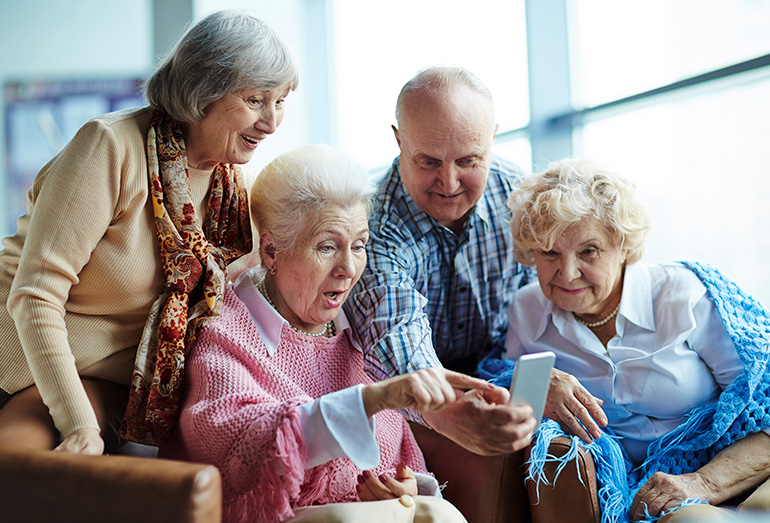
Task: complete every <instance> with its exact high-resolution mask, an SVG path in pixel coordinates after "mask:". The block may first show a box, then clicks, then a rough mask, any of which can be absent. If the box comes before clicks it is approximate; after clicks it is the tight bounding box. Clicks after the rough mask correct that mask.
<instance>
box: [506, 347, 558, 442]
mask: <svg viewBox="0 0 770 523" xmlns="http://www.w3.org/2000/svg"><path fill="white" fill-rule="evenodd" d="M555 361H556V355H555V354H554V353H553V352H550V351H548V352H539V353H537V354H524V355H523V356H521V357H520V358H519V360H518V361H517V362H516V368H515V369H514V371H513V380H512V381H511V404H512V405H522V404H526V405H529V406H530V407H532V415H533V416H534V418H535V422H536V425H535V430H537V428H538V427H539V426H540V420H542V418H543V410H544V409H545V400H546V398H547V397H548V388H549V386H550V384H551V369H553V364H554V362H555Z"/></svg>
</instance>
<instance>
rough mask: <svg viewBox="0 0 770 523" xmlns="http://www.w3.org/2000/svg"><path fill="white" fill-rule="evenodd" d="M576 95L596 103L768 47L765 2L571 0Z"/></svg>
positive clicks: (583, 102) (769, 20)
mask: <svg viewBox="0 0 770 523" xmlns="http://www.w3.org/2000/svg"><path fill="white" fill-rule="evenodd" d="M568 8H569V14H570V21H571V25H572V27H571V32H572V34H573V38H572V45H571V55H572V68H573V71H572V72H573V77H574V85H573V95H574V101H575V103H576V105H577V106H578V107H584V106H589V107H590V106H594V105H598V104H601V103H604V102H608V101H610V100H614V99H618V98H623V97H626V96H628V95H631V94H635V93H638V92H642V91H647V90H649V89H652V88H655V87H658V86H661V85H666V84H670V83H673V82H676V81H678V80H683V79H685V78H689V77H692V76H696V75H699V74H702V73H706V72H708V71H712V70H715V69H720V68H722V67H725V66H728V65H731V64H733V63H739V62H743V61H746V60H749V59H752V58H756V57H758V56H761V55H764V54H767V53H770V2H766V1H761V0H644V1H642V2H640V1H638V0H611V1H608V0H604V1H600V0H579V1H578V0H569V3H568Z"/></svg>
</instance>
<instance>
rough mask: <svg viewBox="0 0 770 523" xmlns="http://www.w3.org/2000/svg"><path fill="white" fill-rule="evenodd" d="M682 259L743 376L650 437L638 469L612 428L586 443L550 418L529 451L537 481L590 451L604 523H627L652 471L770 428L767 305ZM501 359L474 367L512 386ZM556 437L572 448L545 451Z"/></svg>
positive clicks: (694, 463) (705, 458)
mask: <svg viewBox="0 0 770 523" xmlns="http://www.w3.org/2000/svg"><path fill="white" fill-rule="evenodd" d="M682 263H683V265H685V266H686V267H687V268H689V269H690V270H691V271H693V272H694V273H695V274H696V275H697V276H698V277H699V278H700V279H701V281H702V282H703V284H704V285H705V286H706V289H707V290H708V294H709V297H710V298H711V299H712V300H713V301H714V303H715V305H716V309H717V311H718V313H719V315H720V316H721V317H722V321H723V323H724V325H725V327H726V329H727V333H728V334H729V335H730V339H731V340H732V342H733V344H734V345H735V348H736V350H737V352H738V356H739V357H740V359H741V362H742V363H743V367H744V368H743V373H742V374H740V375H739V376H738V377H737V378H736V379H735V380H734V381H733V383H731V384H730V385H729V386H728V387H727V388H726V389H725V390H724V391H723V392H722V394H721V395H720V397H719V400H718V401H717V402H716V403H712V404H710V405H706V406H704V407H701V408H698V409H695V410H693V411H692V412H691V413H690V414H689V415H688V416H687V418H686V419H685V420H684V422H683V423H682V424H681V425H680V426H679V427H677V428H676V429H674V430H672V431H671V432H669V433H668V434H665V435H664V436H662V437H660V438H658V439H657V440H656V441H654V442H653V443H652V444H651V445H650V447H649V449H648V451H647V459H646V460H645V461H644V463H642V465H640V466H639V467H638V468H636V469H633V467H632V465H631V463H630V461H629V460H628V457H627V456H626V455H625V452H624V451H623V449H622V447H621V446H620V445H619V444H618V442H617V441H616V439H617V438H616V437H615V436H614V435H613V433H612V431H611V430H606V429H605V432H606V433H605V434H604V435H603V436H602V437H601V438H599V439H598V440H596V441H594V442H593V443H591V444H590V445H586V444H584V443H583V442H582V441H581V440H580V439H578V438H577V437H574V436H567V435H566V434H565V433H564V432H563V431H562V430H561V428H560V427H559V425H558V424H557V423H556V422H554V421H552V420H546V421H545V422H544V423H543V424H542V425H541V427H540V429H539V430H538V433H537V440H536V442H535V444H534V445H533V448H532V453H531V458H530V462H529V473H528V479H529V478H532V479H534V480H535V481H536V482H538V483H540V482H542V481H547V480H546V479H545V477H544V476H543V466H544V465H545V463H546V462H548V461H561V463H560V464H559V468H558V472H561V469H562V468H563V467H564V466H565V465H566V464H567V462H568V461H570V460H572V459H575V457H576V455H577V448H578V447H583V448H585V449H587V450H588V451H589V452H590V453H591V455H592V456H593V458H594V461H595V462H596V471H597V481H598V484H599V485H598V486H599V492H598V494H599V503H600V505H601V508H602V523H609V522H613V523H615V522H621V521H628V510H629V508H630V506H631V502H632V501H633V499H634V495H635V494H636V491H637V490H639V488H640V487H641V486H642V485H644V484H645V483H646V482H647V480H648V479H649V478H650V476H652V475H653V474H654V473H655V472H657V471H661V472H665V473H668V474H686V473H689V472H693V471H695V470H697V469H699V468H700V467H701V466H703V465H704V464H706V463H708V462H709V461H710V460H711V459H712V458H713V457H714V456H715V455H716V454H717V453H718V452H719V451H721V450H722V449H724V448H725V447H727V446H728V445H730V444H732V443H734V442H736V441H738V440H740V439H742V438H744V437H745V436H746V435H748V434H750V433H753V432H757V431H760V430H762V429H764V428H767V427H770V375H769V374H768V373H769V372H770V366H768V363H769V360H770V317H769V315H768V312H767V310H766V309H765V308H764V307H762V305H761V304H760V303H759V302H758V301H757V300H755V299H754V298H752V297H751V296H748V295H747V294H745V293H744V292H743V291H742V290H741V289H740V288H739V287H738V286H737V285H736V284H735V283H734V282H732V281H730V280H729V279H727V278H726V277H724V276H723V275H722V274H721V273H720V272H719V271H718V270H717V269H715V268H714V267H711V266H709V265H707V264H703V263H698V262H682ZM500 356H501V351H499V350H498V351H496V353H493V354H490V355H488V356H487V357H486V358H484V360H483V361H482V362H481V363H480V364H479V368H478V372H479V375H480V376H481V377H482V378H485V379H488V380H490V381H492V382H493V383H495V384H497V385H501V386H510V382H511V377H512V376H513V367H514V363H513V362H512V361H511V360H507V359H504V358H501V357H500ZM559 436H567V437H570V438H571V439H572V451H571V452H569V453H567V455H566V456H565V457H564V458H562V459H561V460H555V458H553V457H552V456H549V455H548V446H549V444H550V442H551V440H552V439H553V438H556V437H559ZM705 502H706V500H698V499H696V500H693V499H690V500H684V501H683V502H682V505H681V506H686V505H691V504H693V503H705ZM681 506H680V507H681ZM657 519H658V518H650V519H649V520H650V521H655V520H657Z"/></svg>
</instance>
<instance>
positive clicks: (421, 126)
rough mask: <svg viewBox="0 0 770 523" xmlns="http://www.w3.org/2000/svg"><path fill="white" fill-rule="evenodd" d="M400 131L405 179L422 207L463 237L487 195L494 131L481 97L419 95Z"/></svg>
mask: <svg viewBox="0 0 770 523" xmlns="http://www.w3.org/2000/svg"><path fill="white" fill-rule="evenodd" d="M402 113H403V116H402V117H400V122H399V126H400V128H399V129H395V128H394V129H393V130H394V132H395V135H396V141H398V145H399V148H400V149H401V155H400V170H401V179H402V181H403V182H404V186H405V187H406V190H407V191H408V192H409V194H410V196H411V197H412V199H413V200H414V202H415V203H416V204H417V206H418V207H419V208H420V209H422V210H423V211H425V212H426V213H428V214H429V215H430V216H431V217H433V218H434V219H435V220H436V221H438V222H439V223H440V224H441V225H443V226H445V227H447V228H449V229H452V230H453V231H455V233H459V231H460V230H461V229H462V227H463V225H464V224H465V222H466V220H467V217H468V215H469V214H470V212H471V211H472V210H473V208H474V206H475V205H476V203H477V202H478V201H479V199H480V198H481V196H482V194H483V193H484V189H485V187H486V184H487V176H488V174H489V165H490V160H491V156H492V141H493V140H494V137H495V129H494V125H493V121H492V118H493V116H492V108H491V104H490V102H489V101H488V100H486V99H485V98H484V97H483V96H482V95H480V94H478V93H475V92H473V91H471V90H470V89H468V88H466V87H458V88H457V89H455V90H454V91H453V92H451V93H446V95H445V96H430V95H428V94H426V93H415V94H413V95H412V97H411V98H410V99H409V100H408V101H406V102H404V107H403V109H402Z"/></svg>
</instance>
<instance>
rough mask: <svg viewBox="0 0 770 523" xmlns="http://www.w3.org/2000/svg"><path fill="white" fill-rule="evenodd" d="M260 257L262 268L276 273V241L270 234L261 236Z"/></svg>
mask: <svg viewBox="0 0 770 523" xmlns="http://www.w3.org/2000/svg"><path fill="white" fill-rule="evenodd" d="M259 255H260V257H261V258H262V266H264V267H265V268H266V269H267V270H269V271H270V272H273V273H275V261H276V260H275V239H274V238H273V235H272V234H271V233H269V232H263V233H261V234H260V235H259Z"/></svg>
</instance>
